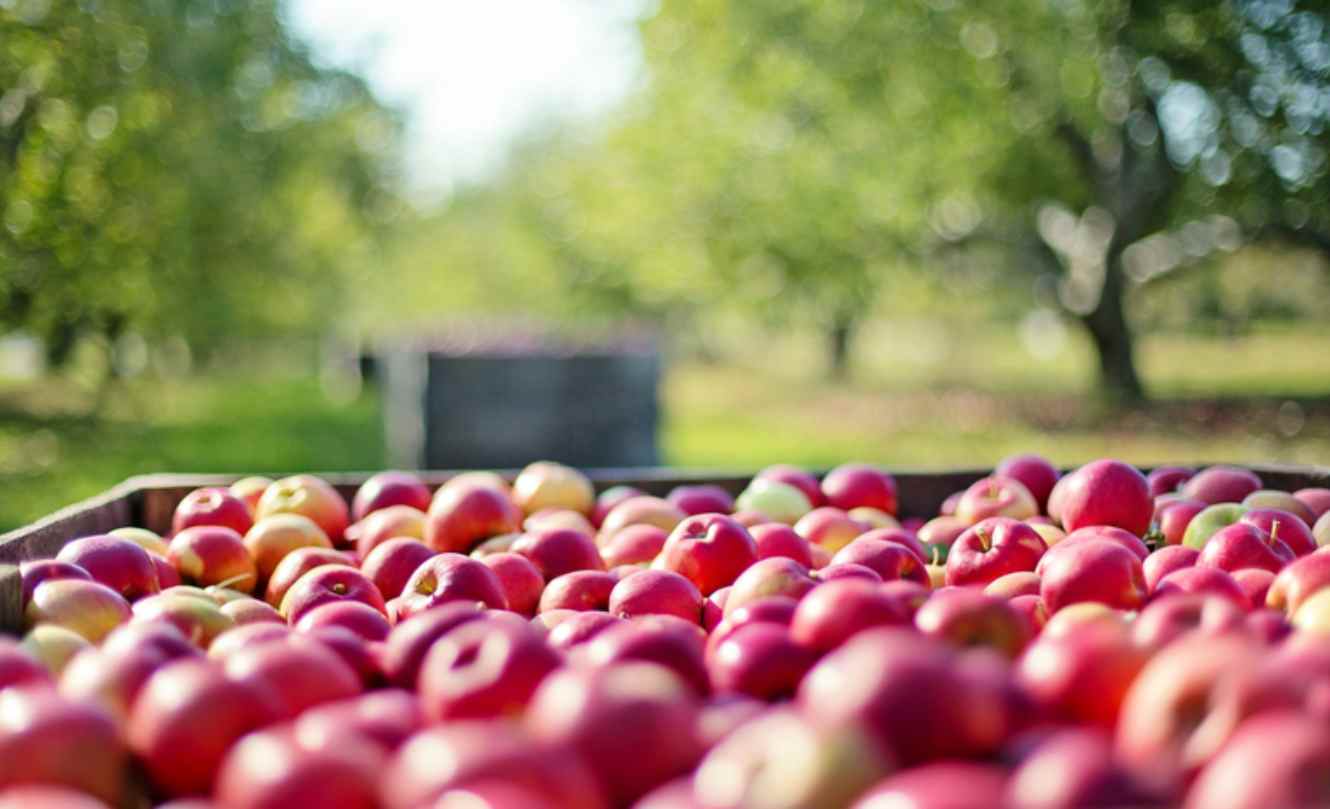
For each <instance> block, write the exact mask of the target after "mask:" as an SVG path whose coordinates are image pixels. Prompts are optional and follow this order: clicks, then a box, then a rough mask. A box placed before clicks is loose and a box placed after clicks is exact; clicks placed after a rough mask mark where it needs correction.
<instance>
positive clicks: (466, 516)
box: [425, 485, 522, 553]
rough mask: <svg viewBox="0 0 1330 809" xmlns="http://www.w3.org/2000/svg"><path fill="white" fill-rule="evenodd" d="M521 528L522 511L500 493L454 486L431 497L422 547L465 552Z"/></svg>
mask: <svg viewBox="0 0 1330 809" xmlns="http://www.w3.org/2000/svg"><path fill="white" fill-rule="evenodd" d="M521 527H522V511H521V509H519V508H518V507H517V505H516V504H514V503H513V501H512V500H511V499H510V498H509V497H508V496H507V495H506V494H505V493H503V492H501V491H497V490H495V489H492V488H489V487H485V486H474V485H470V486H467V485H458V486H451V487H447V486H445V487H443V488H440V489H439V490H438V491H437V492H436V493H435V494H434V500H433V502H432V503H430V507H429V512H428V513H427V514H426V521H425V544H426V545H428V546H430V547H431V548H433V549H434V550H436V551H438V552H440V553H467V552H468V551H470V550H471V549H472V548H473V547H475V545H476V544H477V543H479V542H480V541H481V540H484V539H488V538H489V537H493V536H498V535H500V534H512V533H516V532H517V531H520V530H521Z"/></svg>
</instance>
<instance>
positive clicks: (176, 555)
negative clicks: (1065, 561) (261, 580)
mask: <svg viewBox="0 0 1330 809" xmlns="http://www.w3.org/2000/svg"><path fill="white" fill-rule="evenodd" d="M167 552H168V561H170V563H171V564H172V565H173V566H174V567H175V568H176V570H178V571H180V575H181V576H183V577H185V578H186V579H188V580H189V581H191V582H193V583H195V584H198V585H201V586H208V585H212V584H223V583H225V585H226V586H227V587H229V588H231V589H233V590H239V591H240V592H242V593H248V592H251V591H252V590H253V589H254V585H255V584H256V583H257V572H256V569H255V567H254V557H252V556H250V555H249V550H248V549H246V548H245V541H244V538H243V537H242V536H241V535H240V534H238V533H236V532H235V531H234V530H232V529H230V528H227V527H226V526H221V525H199V526H194V527H192V528H185V529H183V530H181V531H178V532H177V533H176V535H175V536H174V537H172V538H171V544H170V546H169V547H168V549H167ZM159 579H160V577H159Z"/></svg>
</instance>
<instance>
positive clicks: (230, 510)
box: [171, 486, 254, 536]
mask: <svg viewBox="0 0 1330 809" xmlns="http://www.w3.org/2000/svg"><path fill="white" fill-rule="evenodd" d="M196 525H221V526H225V527H226V528H230V529H231V530H232V531H235V532H236V533H237V534H240V535H241V536H244V535H245V532H246V531H248V530H249V529H250V527H251V526H253V525H254V517H253V515H252V514H251V513H250V507H249V504H248V503H246V502H245V501H244V500H242V499H241V498H239V497H237V496H236V495H234V494H232V493H231V492H230V491H228V490H226V489H224V488H221V487H212V486H210V487H206V488H202V489H195V490H194V491H192V492H190V493H189V494H187V495H185V497H184V499H183V500H181V501H180V503H179V505H177V506H176V508H175V514H174V515H173V516H172V517H171V533H173V534H178V533H180V532H181V531H183V530H185V529H186V528H192V527H193V526H196Z"/></svg>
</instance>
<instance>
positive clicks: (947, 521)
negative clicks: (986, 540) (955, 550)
mask: <svg viewBox="0 0 1330 809" xmlns="http://www.w3.org/2000/svg"><path fill="white" fill-rule="evenodd" d="M969 527H970V524H969V523H967V522H965V521H964V520H962V519H960V518H959V517H948V516H941V517H934V518H933V519H931V520H929V521H928V522H926V523H924V524H923V526H922V527H921V528H920V529H919V533H918V534H917V536H918V537H919V541H920V542H922V543H923V544H924V545H925V546H926V547H925V552H927V550H928V548H929V547H936V548H941V549H950V548H951V546H952V543H954V542H955V541H956V539H957V538H958V537H959V536H960V535H961V534H963V533H965V532H966V530H967V529H969ZM929 555H930V556H931V554H929Z"/></svg>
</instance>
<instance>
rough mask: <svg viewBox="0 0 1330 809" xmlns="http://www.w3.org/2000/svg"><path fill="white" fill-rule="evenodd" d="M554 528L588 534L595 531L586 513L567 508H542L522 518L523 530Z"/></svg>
mask: <svg viewBox="0 0 1330 809" xmlns="http://www.w3.org/2000/svg"><path fill="white" fill-rule="evenodd" d="M555 528H565V529H568V530H571V531H581V532H582V533H584V534H586V535H588V536H592V535H594V534H595V533H596V527H595V526H594V525H592V524H591V520H588V519H587V518H586V515H584V514H583V513H582V512H580V511H573V510H572V509H568V508H543V509H541V510H540V511H537V512H536V513H535V514H532V515H531V516H529V517H527V518H526V519H525V520H522V530H523V531H544V530H552V529H555Z"/></svg>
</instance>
